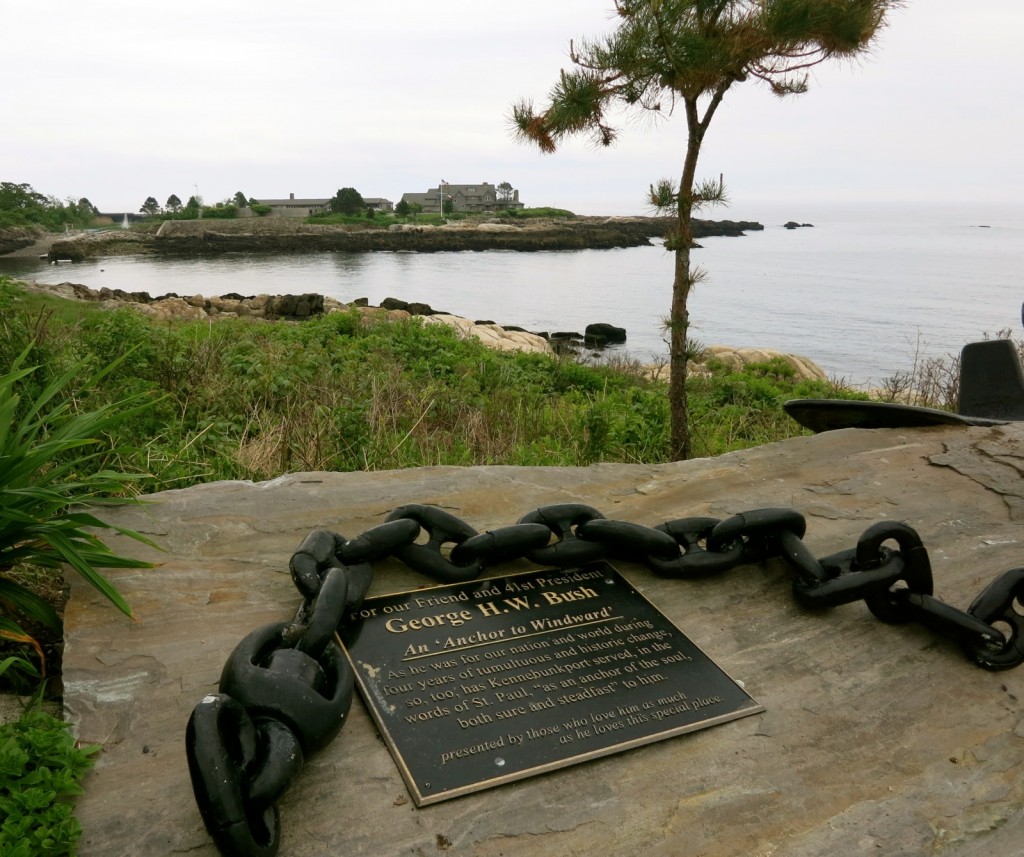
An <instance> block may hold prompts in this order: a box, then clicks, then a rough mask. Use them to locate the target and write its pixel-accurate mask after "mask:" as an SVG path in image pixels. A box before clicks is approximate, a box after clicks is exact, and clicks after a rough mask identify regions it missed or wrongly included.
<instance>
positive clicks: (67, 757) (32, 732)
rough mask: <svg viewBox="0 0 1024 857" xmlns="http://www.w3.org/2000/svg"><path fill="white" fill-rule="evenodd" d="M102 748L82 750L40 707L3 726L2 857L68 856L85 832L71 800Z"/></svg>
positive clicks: (0, 747) (0, 788) (0, 751)
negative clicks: (97, 752)
mask: <svg viewBox="0 0 1024 857" xmlns="http://www.w3.org/2000/svg"><path fill="white" fill-rule="evenodd" d="M98 749H99V747H96V746H90V747H81V748H79V747H76V746H75V740H74V738H72V736H71V734H70V733H69V732H68V730H67V727H66V725H65V724H64V723H62V722H61V721H59V720H57V719H56V718H55V717H52V716H51V715H49V714H46V713H45V712H44V711H42V710H41V709H40V708H39V707H38V706H35V707H33V708H30V709H29V710H28V711H26V712H25V713H24V714H23V715H22V716H21V718H20V719H18V720H17V721H15V722H13V723H9V724H6V725H3V726H0V819H3V820H2V822H0V854H2V855H4V857H66V855H69V854H73V853H74V848H75V844H76V843H77V841H78V838H79V836H80V835H81V832H82V828H81V825H80V824H79V822H78V819H76V818H75V817H74V815H73V814H72V811H73V808H72V805H71V802H70V801H69V800H68V798H70V797H73V796H74V795H79V794H82V787H81V781H82V778H83V777H84V776H85V772H86V771H87V770H88V769H89V767H91V765H92V760H91V759H90V756H92V754H94V753H95V752H96V751H97V750H98Z"/></svg>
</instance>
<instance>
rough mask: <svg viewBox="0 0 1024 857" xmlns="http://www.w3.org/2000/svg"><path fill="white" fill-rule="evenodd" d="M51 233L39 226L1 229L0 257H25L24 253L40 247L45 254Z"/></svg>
mask: <svg viewBox="0 0 1024 857" xmlns="http://www.w3.org/2000/svg"><path fill="white" fill-rule="evenodd" d="M48 235H49V233H47V232H46V230H45V229H42V228H40V227H38V226H6V227H3V228H0V256H14V255H23V253H24V251H26V250H29V249H31V248H34V247H36V246H39V247H41V248H44V249H42V250H41V253H43V254H45V253H46V251H47V249H49V247H48V244H49V242H48V241H46V238H47V236H48Z"/></svg>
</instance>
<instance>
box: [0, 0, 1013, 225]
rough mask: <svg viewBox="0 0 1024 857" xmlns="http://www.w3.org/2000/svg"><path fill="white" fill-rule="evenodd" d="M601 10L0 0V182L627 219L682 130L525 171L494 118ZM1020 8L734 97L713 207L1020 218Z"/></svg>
mask: <svg viewBox="0 0 1024 857" xmlns="http://www.w3.org/2000/svg"><path fill="white" fill-rule="evenodd" d="M611 6H612V3H611V2H610V0H505V2H496V0H437V2H432V3H428V2H424V0H386V2H361V3H356V2H351V0H292V1H291V2H289V3H281V2H273V3H271V2H265V0H201V2H200V0H174V2H172V3H153V2H146V0H131V2H127V0H105V2H103V3H84V2H81V0H75V2H71V0H49V2H31V0H0V33H2V35H3V50H2V52H0V79H2V80H3V81H4V84H3V86H2V87H0V117H3V118H2V123H3V131H2V133H0V181H12V182H15V183H22V182H25V183H28V184H30V185H32V186H33V187H34V188H35V189H36V190H37V191H39V192H41V193H44V194H48V195H54V196H58V197H61V198H66V197H74V198H78V197H81V196H86V197H88V198H89V199H90V200H91V201H92V202H93V203H94V204H95V205H96V206H98V207H99V208H100V209H101V210H104V211H123V210H130V211H137V210H138V209H139V207H140V206H141V205H142V203H143V201H144V200H145V199H146V197H148V196H153V197H155V198H156V199H157V201H158V202H160V203H161V204H163V203H164V202H165V201H166V199H167V197H168V196H170V195H171V194H176V195H178V196H179V197H180V198H181V199H182V200H187V199H188V197H189V196H190V195H192V194H193V193H195V192H196V190H198V192H199V194H200V195H201V196H202V198H203V200H204V201H205V202H206V203H208V204H210V203H214V202H217V201H219V200H224V199H227V198H229V197H231V196H233V195H234V193H235V192H236V191H242V192H243V193H245V194H246V195H247V196H252V197H257V198H260V197H263V198H268V197H269V198H277V197H287V196H288V194H289V193H294V194H295V195H296V196H297V197H328V196H332V195H333V194H334V193H335V192H336V191H337V190H338V188H341V187H346V186H352V187H355V188H356V189H357V190H359V192H360V193H362V194H363V195H364V196H382V197H387V198H389V199H391V200H393V201H396V202H397V201H398V200H399V199H400V198H401V196H402V194H403V193H404V192H406V191H420V192H422V191H426V190H427V188H428V187H436V186H437V184H438V182H439V181H440V180H442V179H444V180H446V181H449V182H452V183H476V182H483V181H489V182H492V183H495V184H497V183H500V182H503V181H508V182H510V183H511V184H512V185H513V186H514V187H516V188H518V189H519V191H520V195H521V199H522V201H523V202H524V203H525V204H526V205H528V206H541V205H553V206H558V207H562V208H569V209H572V210H574V211H576V212H578V213H582V214H645V213H648V211H647V209H646V208H645V203H644V190H645V189H646V188H647V186H648V185H649V184H650V183H651V182H652V181H655V180H657V179H659V178H662V177H666V176H678V174H679V172H680V169H681V163H682V145H683V140H684V134H685V122H684V118H683V117H682V116H681V115H678V116H675V117H673V118H670V119H668V120H666V121H663V122H661V123H660V124H658V125H656V126H650V125H649V124H646V123H644V122H640V123H637V122H633V123H629V124H627V126H626V127H625V128H624V129H623V133H622V135H621V138H620V142H619V143H617V144H616V145H615V146H614V147H612V148H610V149H601V150H595V149H592V148H591V147H589V146H588V145H587V144H586V143H585V142H583V141H580V142H578V143H572V144H568V145H566V146H565V147H564V148H563V149H561V150H560V151H559V152H558V153H557V154H555V155H541V154H539V153H538V152H536V151H535V150H533V149H531V148H528V147H526V146H523V145H520V144H517V143H516V142H514V140H513V139H512V136H511V134H510V133H509V125H508V113H509V108H510V105H511V104H512V103H513V102H514V101H516V100H517V99H518V98H520V97H523V96H526V97H532V98H534V99H536V100H537V101H538V102H543V101H544V99H545V96H546V94H547V92H548V90H549V88H550V86H551V84H552V83H553V82H554V81H555V80H556V78H557V74H558V71H559V69H560V68H562V67H564V66H567V65H568V44H569V39H570V38H572V37H578V36H595V35H599V34H601V33H604V32H608V31H609V29H610V28H611V26H612V18H611V15H610V9H611ZM1022 33H1024V3H1022V2H1021V0H976V2H966V0H910V2H909V3H908V5H907V7H906V8H905V9H903V10H900V11H899V12H897V13H895V14H894V15H893V16H892V17H891V21H890V26H889V27H888V29H887V30H886V31H885V32H884V33H883V35H882V37H881V39H880V41H879V44H878V46H877V49H876V50H875V52H874V53H873V55H872V56H871V57H870V58H868V59H867V60H865V61H863V62H861V63H858V64H856V65H850V64H845V65H833V66H829V67H823V68H820V69H818V70H817V71H816V72H815V74H814V75H813V77H812V80H811V87H812V88H811V91H810V92H809V93H808V94H806V95H803V96H799V97H797V98H792V99H787V100H783V101H780V100H778V99H776V98H774V97H773V96H771V95H770V94H769V93H768V92H767V91H766V90H765V89H764V88H763V87H760V86H756V85H754V84H751V83H746V84H742V85H740V86H739V87H737V88H736V89H734V90H733V91H732V92H731V93H730V94H729V95H728V96H727V98H726V101H725V103H724V104H723V107H722V108H721V109H720V110H719V112H718V114H717V115H716V117H715V119H714V121H713V123H712V126H711V131H710V133H709V135H708V137H707V139H706V142H705V146H704V151H703V154H702V157H701V164H700V170H699V171H700V174H701V175H702V176H704V177H717V176H718V174H719V173H723V174H724V176H725V182H726V185H727V187H728V189H729V193H730V197H731V199H732V205H731V207H730V208H729V209H727V210H725V211H722V213H721V214H719V213H715V214H714V215H712V216H715V217H718V216H722V217H737V218H743V217H749V218H751V219H756V218H757V217H758V211H759V207H760V206H765V205H768V204H771V205H773V206H775V207H777V206H778V205H789V204H791V203H792V204H794V206H795V205H796V204H799V203H814V202H821V201H829V202H831V201H865V202H868V201H870V202H875V201H907V202H926V203H944V202H950V203H968V202H969V203H972V204H982V205H985V204H993V205H996V204H1003V205H1006V204H1009V205H1018V206H1020V205H1021V195H1022V193H1024V166H1022V162H1024V154H1022V149H1024V147H1022V145H1021V134H1022V131H1024V97H1022V92H1024V63H1022V61H1021V47H1020V45H1021V38H1022Z"/></svg>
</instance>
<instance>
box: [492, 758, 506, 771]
mask: <svg viewBox="0 0 1024 857" xmlns="http://www.w3.org/2000/svg"><path fill="white" fill-rule="evenodd" d="M494 764H495V765H497V766H498V767H499V768H500V767H501V766H502V765H504V764H505V760H504V759H502V758H501V756H499V757H498V758H497V759H495V760H494Z"/></svg>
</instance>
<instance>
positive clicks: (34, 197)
mask: <svg viewBox="0 0 1024 857" xmlns="http://www.w3.org/2000/svg"><path fill="white" fill-rule="evenodd" d="M97 214H99V212H98V211H97V209H96V206H94V205H93V204H92V203H91V202H89V200H88V199H86V198H85V197H84V196H83V197H82V198H81V199H77V200H76V199H72V198H70V197H69V198H68V199H64V200H62V199H58V198H57V197H55V196H46V195H45V194H42V193H39V192H38V191H37V190H35V189H33V187H32V186H31V185H28V184H24V183H22V184H15V183H14V182H0V226H42V227H44V228H46V229H48V230H50V231H51V232H59V231H61V230H62V229H64V228H65V227H68V226H73V227H76V228H77V227H81V226H87V225H89V224H90V223H92V220H93V218H94V217H95V216H96V215H97Z"/></svg>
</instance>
